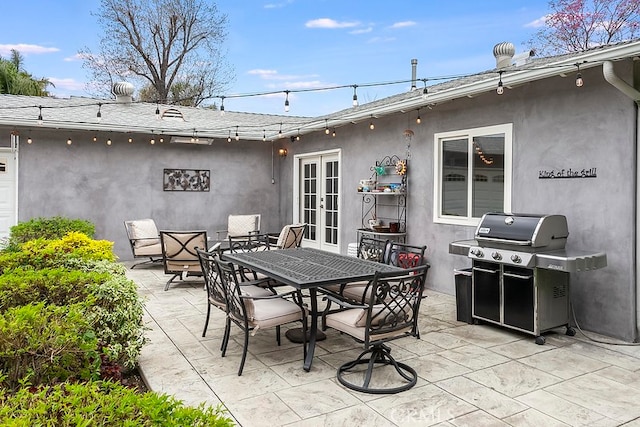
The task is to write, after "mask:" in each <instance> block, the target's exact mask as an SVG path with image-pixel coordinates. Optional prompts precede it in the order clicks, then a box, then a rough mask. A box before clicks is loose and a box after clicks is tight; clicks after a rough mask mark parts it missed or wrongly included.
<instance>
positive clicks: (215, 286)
mask: <svg viewBox="0 0 640 427" xmlns="http://www.w3.org/2000/svg"><path fill="white" fill-rule="evenodd" d="M196 253H197V254H198V258H199V259H200V267H201V268H202V274H203V275H204V283H205V288H206V291H207V317H206V319H205V321H204V329H203V331H202V336H203V337H204V336H206V335H207V327H208V326H209V318H210V317H211V307H212V306H213V307H215V308H217V309H219V310H221V311H223V312H224V313H225V318H226V320H225V328H224V335H223V337H222V343H221V344H220V351H222V348H223V345H224V343H225V341H226V340H227V339H228V336H229V331H230V329H231V318H230V317H229V316H226V314H227V294H226V290H225V288H224V286H223V285H222V281H221V280H220V278H219V277H218V270H217V268H216V258H217V257H218V255H219V253H218V251H217V248H215V247H214V248H210V249H209V250H208V251H204V250H201V249H198V248H196ZM240 286H241V287H242V292H243V293H244V294H247V295H251V296H268V295H273V294H272V293H271V292H270V291H269V290H268V289H265V288H262V287H259V286H256V284H255V282H242V283H240Z"/></svg>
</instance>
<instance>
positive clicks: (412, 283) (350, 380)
mask: <svg viewBox="0 0 640 427" xmlns="http://www.w3.org/2000/svg"><path fill="white" fill-rule="evenodd" d="M426 274H427V266H424V265H423V266H419V267H416V268H413V269H410V270H405V271H402V272H399V273H396V272H394V273H379V272H378V273H376V275H375V277H374V279H373V282H372V285H371V288H372V292H371V294H370V296H369V299H368V300H367V301H366V304H350V303H348V302H345V301H342V300H340V299H338V298H335V297H334V296H332V295H327V296H325V299H328V300H331V301H333V302H335V303H336V304H339V305H341V306H342V307H344V308H345V310H342V311H338V312H335V313H331V314H328V315H327V316H326V318H324V319H323V323H325V324H326V325H327V327H330V328H333V329H336V330H337V331H340V332H342V333H345V334H348V335H351V336H352V337H353V338H355V339H356V341H358V342H361V343H363V344H364V351H363V352H362V353H360V355H359V356H358V357H357V358H356V359H355V360H352V361H349V362H346V363H344V364H342V365H341V366H340V367H339V368H338V372H337V378H338V381H339V382H340V384H342V385H344V386H345V387H347V388H350V389H352V390H356V391H360V392H363V393H372V394H386V393H399V392H401V391H405V390H408V389H410V388H411V387H413V386H414V385H415V384H416V382H417V380H418V374H417V373H416V371H415V370H414V369H413V368H411V367H410V366H409V365H407V364H405V363H402V362H398V361H396V360H395V359H394V357H393V356H392V355H391V348H390V347H389V346H388V345H386V343H387V342H388V341H391V340H394V339H398V338H403V337H408V336H414V337H417V336H416V334H415V332H416V331H417V324H418V312H419V310H420V302H421V301H422V298H421V295H422V291H423V289H424V282H425V276H426ZM359 365H365V366H366V369H364V370H363V369H361V368H359ZM376 365H378V366H383V367H384V366H389V367H392V368H393V370H392V371H391V372H389V369H388V368H387V369H384V371H385V372H384V375H382V376H381V377H380V378H378V379H377V380H376V379H374V378H373V373H374V369H375V367H376ZM394 371H395V372H394ZM391 374H397V375H399V377H400V378H399V379H400V381H399V382H398V381H397V378H398V376H397V375H396V376H394V378H396V381H395V382H392V378H391V377H390V375H391ZM372 380H373V381H372Z"/></svg>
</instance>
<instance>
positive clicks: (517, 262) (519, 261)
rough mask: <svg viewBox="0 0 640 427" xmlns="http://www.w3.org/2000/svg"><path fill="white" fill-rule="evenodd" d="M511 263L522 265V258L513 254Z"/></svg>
mask: <svg viewBox="0 0 640 427" xmlns="http://www.w3.org/2000/svg"><path fill="white" fill-rule="evenodd" d="M511 261H513V262H515V263H516V264H520V263H521V262H522V258H520V255H518V254H513V255H511Z"/></svg>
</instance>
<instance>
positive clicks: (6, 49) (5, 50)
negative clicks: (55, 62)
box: [0, 43, 60, 55]
mask: <svg viewBox="0 0 640 427" xmlns="http://www.w3.org/2000/svg"><path fill="white" fill-rule="evenodd" d="M11 50H17V51H18V52H20V53H21V54H23V55H28V54H40V53H52V52H58V51H60V49H58V48H57V47H44V46H38V45H36V44H26V43H18V44H0V55H8V54H10V53H11Z"/></svg>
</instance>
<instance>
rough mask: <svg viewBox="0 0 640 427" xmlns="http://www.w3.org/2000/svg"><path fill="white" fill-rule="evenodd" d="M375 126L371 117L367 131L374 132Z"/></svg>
mask: <svg viewBox="0 0 640 427" xmlns="http://www.w3.org/2000/svg"><path fill="white" fill-rule="evenodd" d="M375 128H376V125H374V124H373V116H371V121H370V122H369V129H371V130H374V129H375Z"/></svg>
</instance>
